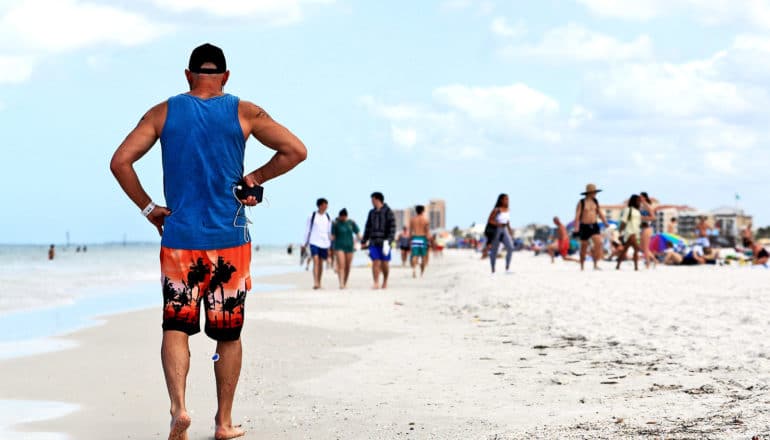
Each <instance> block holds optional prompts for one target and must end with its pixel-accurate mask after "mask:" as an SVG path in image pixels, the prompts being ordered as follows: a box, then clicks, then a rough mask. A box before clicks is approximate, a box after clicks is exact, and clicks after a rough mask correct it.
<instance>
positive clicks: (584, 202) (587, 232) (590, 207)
mask: <svg viewBox="0 0 770 440" xmlns="http://www.w3.org/2000/svg"><path fill="white" fill-rule="evenodd" d="M601 191H602V190H600V189H596V185H594V184H593V183H589V184H588V185H586V190H585V192H583V193H582V194H581V195H583V196H584V197H583V198H582V199H581V200H580V201H579V202H578V205H577V208H576V210H575V227H576V228H578V234H579V236H580V270H583V269H584V266H585V261H586V254H587V253H588V242H589V241H591V244H592V245H593V255H592V256H593V259H594V270H598V269H599V260H601V259H602V235H601V233H602V230H601V227H599V220H601V221H602V222H604V224H605V225H607V224H608V223H607V218H606V217H605V216H604V212H603V211H602V209H601V206H600V205H599V201H598V200H597V199H596V194H598V193H600V192H601Z"/></svg>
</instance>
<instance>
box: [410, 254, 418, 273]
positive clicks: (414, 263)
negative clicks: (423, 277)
mask: <svg viewBox="0 0 770 440" xmlns="http://www.w3.org/2000/svg"><path fill="white" fill-rule="evenodd" d="M409 264H411V265H412V278H417V257H415V256H412V258H410V259H409Z"/></svg>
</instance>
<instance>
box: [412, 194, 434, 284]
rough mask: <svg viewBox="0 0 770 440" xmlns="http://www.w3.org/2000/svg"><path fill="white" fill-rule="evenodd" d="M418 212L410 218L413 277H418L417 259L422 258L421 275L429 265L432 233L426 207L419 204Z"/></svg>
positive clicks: (416, 208)
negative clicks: (429, 237)
mask: <svg viewBox="0 0 770 440" xmlns="http://www.w3.org/2000/svg"><path fill="white" fill-rule="evenodd" d="M414 210H415V212H416V213H417V215H416V216H414V217H412V218H411V219H410V220H409V229H410V230H411V231H412V242H411V243H410V244H411V247H412V257H411V259H410V260H411V261H410V263H411V265H412V278H417V260H418V259H419V260H420V276H423V274H424V273H425V268H426V267H427V266H428V252H429V251H430V242H429V241H428V236H429V235H430V220H428V217H427V216H426V215H425V207H424V206H422V205H417V206H416V207H415V208H414Z"/></svg>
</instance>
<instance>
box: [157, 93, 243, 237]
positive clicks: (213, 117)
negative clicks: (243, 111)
mask: <svg viewBox="0 0 770 440" xmlns="http://www.w3.org/2000/svg"><path fill="white" fill-rule="evenodd" d="M238 102H239V99H238V97H236V96H233V95H228V94H225V95H222V96H217V97H214V98H209V99H201V98H198V97H195V96H192V95H187V94H182V95H177V96H174V97H172V98H169V100H168V113H167V115H166V122H165V124H164V126H163V132H162V133H161V135H160V144H161V150H162V155H163V193H164V195H165V197H166V204H167V205H168V208H169V209H170V210H171V215H170V216H169V217H167V218H166V220H165V224H164V228H163V238H162V239H161V244H162V245H163V246H166V247H169V248H174V249H193V250H195V249H198V250H210V249H224V248H229V247H235V246H239V245H242V244H244V243H248V242H249V241H250V240H249V236H248V230H247V229H245V226H246V218H245V214H242V213H241V211H240V210H239V208H240V203H239V202H238V200H237V199H236V198H235V196H234V195H233V186H234V185H235V183H236V182H238V181H239V180H240V179H241V177H242V176H243V157H244V151H245V147H246V141H245V140H244V138H243V130H242V128H241V124H240V122H239V120H238Z"/></svg>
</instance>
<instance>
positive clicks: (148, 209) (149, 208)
mask: <svg viewBox="0 0 770 440" xmlns="http://www.w3.org/2000/svg"><path fill="white" fill-rule="evenodd" d="M155 206H157V205H156V204H155V203H153V202H150V203H149V204H148V205H147V207H146V208H144V209H143V210H142V215H143V216H145V217H147V216H148V215H150V213H151V212H152V210H153V209H155Z"/></svg>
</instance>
